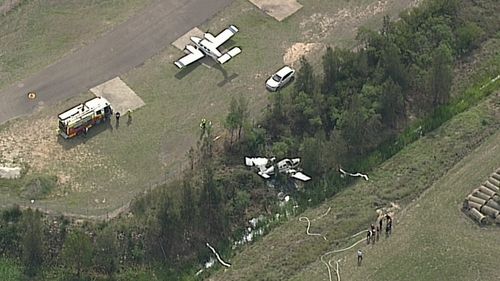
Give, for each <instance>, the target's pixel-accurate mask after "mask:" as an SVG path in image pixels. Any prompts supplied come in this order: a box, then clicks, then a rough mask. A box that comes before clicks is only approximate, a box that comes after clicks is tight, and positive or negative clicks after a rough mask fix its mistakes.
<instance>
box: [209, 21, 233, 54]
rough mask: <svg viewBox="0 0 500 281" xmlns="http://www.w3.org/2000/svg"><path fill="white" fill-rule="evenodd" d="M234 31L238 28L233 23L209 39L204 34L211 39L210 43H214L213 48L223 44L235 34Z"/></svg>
mask: <svg viewBox="0 0 500 281" xmlns="http://www.w3.org/2000/svg"><path fill="white" fill-rule="evenodd" d="M236 32H238V28H237V27H236V26H234V25H230V26H229V27H228V28H226V29H225V30H224V31H222V32H221V33H219V34H218V35H217V36H215V38H214V37H212V38H210V39H209V38H208V37H207V36H206V35H205V38H207V39H208V40H210V41H212V43H214V46H215V48H218V47H219V46H220V45H222V44H224V43H225V42H226V41H227V40H229V38H231V37H233V35H235V34H236Z"/></svg>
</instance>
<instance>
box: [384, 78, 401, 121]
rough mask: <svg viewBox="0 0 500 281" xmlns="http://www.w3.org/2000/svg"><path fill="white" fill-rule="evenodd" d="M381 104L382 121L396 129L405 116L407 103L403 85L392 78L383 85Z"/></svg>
mask: <svg viewBox="0 0 500 281" xmlns="http://www.w3.org/2000/svg"><path fill="white" fill-rule="evenodd" d="M379 104H380V108H379V111H380V115H381V116H382V122H383V123H384V124H385V125H386V126H388V127H390V128H393V129H396V128H397V127H398V124H399V121H400V120H401V119H403V118H404V116H405V104H404V97H403V92H402V89H401V87H400V86H399V85H398V84H396V83H394V81H392V79H390V78H389V79H388V80H387V81H386V82H384V84H383V85H382V93H381V94H380V102H379Z"/></svg>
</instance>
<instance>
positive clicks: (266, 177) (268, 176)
mask: <svg viewBox="0 0 500 281" xmlns="http://www.w3.org/2000/svg"><path fill="white" fill-rule="evenodd" d="M258 174H259V176H261V177H263V178H265V179H268V178H270V177H271V176H270V175H268V174H266V173H263V172H258Z"/></svg>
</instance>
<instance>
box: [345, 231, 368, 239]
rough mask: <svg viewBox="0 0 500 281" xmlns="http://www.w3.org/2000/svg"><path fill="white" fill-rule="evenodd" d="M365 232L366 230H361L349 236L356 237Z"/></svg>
mask: <svg viewBox="0 0 500 281" xmlns="http://www.w3.org/2000/svg"><path fill="white" fill-rule="evenodd" d="M363 233H366V230H361V231H360V232H358V233H356V234H354V235H351V236H350V237H349V238H354V237H356V236H358V235H360V234H363Z"/></svg>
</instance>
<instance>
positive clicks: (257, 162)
mask: <svg viewBox="0 0 500 281" xmlns="http://www.w3.org/2000/svg"><path fill="white" fill-rule="evenodd" d="M267 161H268V160H267V158H263V157H256V158H250V157H245V165H247V166H249V167H252V166H257V167H260V166H266V165H267Z"/></svg>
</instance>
